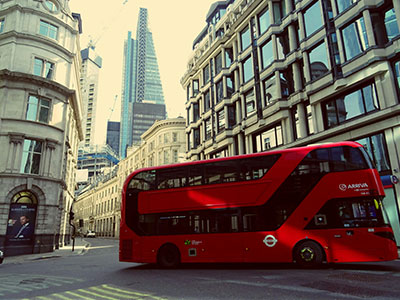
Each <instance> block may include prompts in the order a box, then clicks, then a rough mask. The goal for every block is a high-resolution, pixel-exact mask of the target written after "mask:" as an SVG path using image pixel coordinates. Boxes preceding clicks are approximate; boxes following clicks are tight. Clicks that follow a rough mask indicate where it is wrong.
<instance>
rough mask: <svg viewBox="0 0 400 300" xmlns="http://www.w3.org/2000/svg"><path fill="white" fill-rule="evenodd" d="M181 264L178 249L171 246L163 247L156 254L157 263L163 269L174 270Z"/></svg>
mask: <svg viewBox="0 0 400 300" xmlns="http://www.w3.org/2000/svg"><path fill="white" fill-rule="evenodd" d="M180 262H181V255H180V253H179V249H178V248H177V247H176V246H175V245H173V244H166V245H163V246H162V247H161V248H160V249H159V250H158V254H157V263H158V265H159V266H161V267H163V268H176V267H177V266H178V265H179V264H180Z"/></svg>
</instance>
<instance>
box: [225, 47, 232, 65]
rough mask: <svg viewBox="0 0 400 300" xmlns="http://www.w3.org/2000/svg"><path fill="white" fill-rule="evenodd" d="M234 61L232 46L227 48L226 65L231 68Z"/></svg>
mask: <svg viewBox="0 0 400 300" xmlns="http://www.w3.org/2000/svg"><path fill="white" fill-rule="evenodd" d="M232 62H233V50H232V48H225V67H226V68H229V67H230V65H231V64H232Z"/></svg>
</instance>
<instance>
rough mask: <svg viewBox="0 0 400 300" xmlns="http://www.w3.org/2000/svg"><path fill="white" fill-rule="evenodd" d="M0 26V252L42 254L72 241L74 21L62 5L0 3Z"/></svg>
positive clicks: (76, 104) (77, 113)
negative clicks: (70, 214)
mask: <svg viewBox="0 0 400 300" xmlns="http://www.w3.org/2000/svg"><path fill="white" fill-rule="evenodd" d="M0 24H1V25H0V99H1V101H0V145H1V146H0V147H1V151H2V155H1V156H0V186H1V188H0V248H2V249H4V250H5V253H6V255H18V254H28V253H41V252H49V251H53V250H54V249H55V248H58V247H59V246H63V245H65V244H67V243H69V239H70V235H71V230H70V225H69V210H70V208H71V205H72V202H73V200H74V191H75V186H76V184H75V169H76V163H77V154H78V144H79V142H80V140H82V138H83V133H82V128H81V94H80V88H79V78H80V74H79V73H80V64H81V58H80V45H79V34H80V32H81V21H80V16H79V15H78V14H73V13H71V12H70V10H69V7H68V1H67V0H46V1H28V0H3V1H0ZM28 229H29V230H28Z"/></svg>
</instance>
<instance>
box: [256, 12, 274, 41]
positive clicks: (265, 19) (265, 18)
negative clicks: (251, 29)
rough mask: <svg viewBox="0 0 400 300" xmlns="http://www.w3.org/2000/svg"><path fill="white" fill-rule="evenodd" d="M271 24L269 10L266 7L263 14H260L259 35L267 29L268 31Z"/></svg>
mask: <svg viewBox="0 0 400 300" xmlns="http://www.w3.org/2000/svg"><path fill="white" fill-rule="evenodd" d="M270 25H271V22H270V16H269V10H268V9H266V10H264V11H263V12H262V13H261V14H259V15H258V29H259V31H258V33H259V35H262V34H263V33H264V32H265V31H267V29H268V28H269V26H270Z"/></svg>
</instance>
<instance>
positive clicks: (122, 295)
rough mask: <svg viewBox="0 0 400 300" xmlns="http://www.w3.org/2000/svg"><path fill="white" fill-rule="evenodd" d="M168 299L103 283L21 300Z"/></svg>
mask: <svg viewBox="0 0 400 300" xmlns="http://www.w3.org/2000/svg"><path fill="white" fill-rule="evenodd" d="M33 299H35V300H59V299H62V300H76V299H85V300H104V299H106V300H121V299H129V300H139V299H142V300H145V299H147V300H166V298H162V297H157V296H153V295H151V294H149V293H140V292H136V291H134V290H131V289H122V288H120V287H117V286H114V285H109V284H102V285H99V286H91V287H87V288H84V289H77V290H72V291H66V292H62V293H55V294H50V295H45V296H37V297H34V298H25V299H21V300H33Z"/></svg>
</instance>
